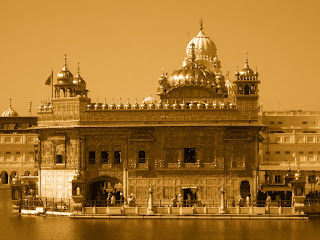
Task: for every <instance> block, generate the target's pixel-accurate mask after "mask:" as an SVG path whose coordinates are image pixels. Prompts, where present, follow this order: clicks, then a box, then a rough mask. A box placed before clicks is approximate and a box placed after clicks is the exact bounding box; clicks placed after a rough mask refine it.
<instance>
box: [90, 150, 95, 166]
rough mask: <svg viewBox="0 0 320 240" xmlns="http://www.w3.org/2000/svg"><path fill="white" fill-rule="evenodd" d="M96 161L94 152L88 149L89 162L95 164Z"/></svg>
mask: <svg viewBox="0 0 320 240" xmlns="http://www.w3.org/2000/svg"><path fill="white" fill-rule="evenodd" d="M95 163H96V152H95V151H90V152H89V164H95Z"/></svg>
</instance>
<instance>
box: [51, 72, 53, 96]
mask: <svg viewBox="0 0 320 240" xmlns="http://www.w3.org/2000/svg"><path fill="white" fill-rule="evenodd" d="M51 88H52V90H51V91H52V92H51V99H52V98H53V69H52V72H51Z"/></svg>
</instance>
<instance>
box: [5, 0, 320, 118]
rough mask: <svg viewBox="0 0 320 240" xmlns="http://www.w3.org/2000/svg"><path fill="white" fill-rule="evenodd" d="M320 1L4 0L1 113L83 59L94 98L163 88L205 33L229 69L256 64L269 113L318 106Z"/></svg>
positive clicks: (19, 107)
mask: <svg viewBox="0 0 320 240" xmlns="http://www.w3.org/2000/svg"><path fill="white" fill-rule="evenodd" d="M319 12H320V1H318V0H305V1H301V0H299V1H298V0H281V1H278V0H241V1H239V0H206V1H202V0H197V1H189V0H183V1H174V0H161V1H150V0H148V1H129V0H128V1H127V0H122V1H107V0H103V1H98V0H90V1H87V0H86V1H82V0H76V1H71V0H70V1H68V0H64V1H61V0H55V1H44V0H38V1H36V0H34V1H33V0H28V1H25V0H15V1H11V0H1V1H0V82H1V84H0V89H1V94H0V111H1V112H2V111H4V110H6V109H7V108H8V104H9V98H12V106H13V108H14V109H15V110H16V111H17V112H18V113H19V115H20V116H28V115H29V113H28V111H29V106H30V102H32V114H33V115H36V111H37V108H38V106H39V105H40V102H41V101H45V100H49V99H50V98H51V88H50V87H49V86H46V85H45V84H44V83H45V81H46V79H47V78H48V77H49V75H50V74H51V71H52V70H53V72H54V81H56V77H57V73H58V72H59V71H60V70H61V69H62V66H63V63H64V54H66V55H67V63H68V66H69V69H70V70H71V72H72V73H73V75H74V76H75V75H76V73H77V64H78V62H79V63H80V73H81V75H82V77H83V78H84V80H85V81H86V82H87V89H88V90H89V97H90V98H91V99H92V101H93V102H96V101H97V99H98V101H99V102H103V101H104V100H105V99H106V101H107V103H111V101H112V99H113V100H114V102H115V103H116V104H117V103H118V102H119V100H120V98H121V99H122V102H123V103H125V102H127V99H128V98H129V100H130V102H131V104H132V103H133V102H134V101H135V99H137V100H138V102H141V101H142V100H143V98H144V97H146V96H148V95H150V94H151V95H152V96H156V94H155V93H156V89H157V87H158V78H159V77H160V76H161V73H162V71H165V72H168V73H169V74H170V73H172V71H174V70H176V69H179V68H180V67H181V66H182V61H183V59H184V58H185V55H186V52H185V49H186V46H187V44H188V42H189V41H190V40H191V39H192V37H194V36H196V35H197V34H198V32H199V21H200V19H201V18H202V19H203V27H204V32H205V34H206V35H207V36H209V37H210V38H211V39H212V40H213V41H214V42H215V44H216V46H217V49H218V51H217V53H218V57H219V59H220V61H221V65H222V71H223V73H224V74H225V73H226V72H227V71H230V73H231V76H232V78H231V79H232V80H235V78H234V72H235V71H236V69H237V66H238V67H239V69H241V68H243V66H244V60H245V56H246V53H248V58H249V66H250V67H251V68H252V69H254V70H255V69H256V68H257V69H258V72H259V74H260V75H259V77H260V80H261V84H260V92H259V93H260V102H261V103H262V105H263V109H264V110H266V111H272V110H306V111H309V110H312V111H317V110H320V100H319V95H320V94H319V90H320V78H319V66H320V60H319V59H320V58H319V55H320V47H319V44H320V14H319Z"/></svg>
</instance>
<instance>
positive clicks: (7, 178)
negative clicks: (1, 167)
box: [1, 171, 9, 184]
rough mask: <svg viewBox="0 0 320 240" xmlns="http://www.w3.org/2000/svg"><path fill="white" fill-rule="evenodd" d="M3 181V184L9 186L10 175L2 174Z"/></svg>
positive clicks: (3, 172)
mask: <svg viewBox="0 0 320 240" xmlns="http://www.w3.org/2000/svg"><path fill="white" fill-rule="evenodd" d="M1 181H2V184H8V183H9V175H8V173H7V172H6V171H2V172H1Z"/></svg>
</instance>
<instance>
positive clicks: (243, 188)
mask: <svg viewBox="0 0 320 240" xmlns="http://www.w3.org/2000/svg"><path fill="white" fill-rule="evenodd" d="M249 194H250V183H249V181H247V180H245V181H242V182H241V184H240V195H241V197H242V198H243V199H245V198H246V197H247V196H248V195H249Z"/></svg>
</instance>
